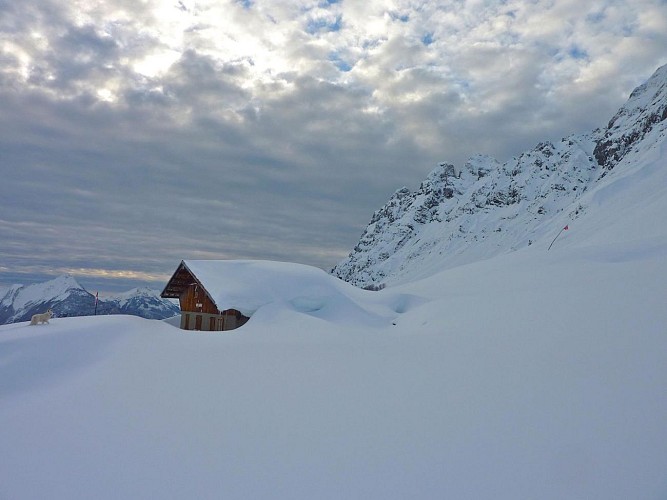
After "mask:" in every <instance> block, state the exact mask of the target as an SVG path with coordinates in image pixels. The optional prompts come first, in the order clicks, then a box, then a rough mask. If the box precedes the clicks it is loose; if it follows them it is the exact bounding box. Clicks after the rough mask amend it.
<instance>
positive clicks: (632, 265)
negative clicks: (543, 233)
mask: <svg viewBox="0 0 667 500" xmlns="http://www.w3.org/2000/svg"><path fill="white" fill-rule="evenodd" d="M651 155H652V156H651ZM663 158H665V155H664V151H653V152H652V153H651V154H650V155H648V156H647V157H646V159H645V161H644V163H643V164H642V165H637V166H636V168H635V169H634V170H632V169H630V170H628V171H627V172H626V173H625V174H623V175H621V174H620V173H619V174H617V173H616V172H614V173H613V174H614V175H613V176H610V179H609V181H607V182H606V184H605V185H604V189H599V190H597V191H595V192H591V193H590V200H589V201H590V209H589V211H588V213H587V214H586V217H584V218H581V219H579V220H578V221H577V223H576V224H571V225H570V229H569V230H568V231H566V232H564V233H563V234H562V235H561V237H560V238H559V240H558V241H557V242H556V244H555V245H554V247H553V249H552V250H551V251H549V252H547V248H546V247H547V244H548V242H545V243H544V244H541V243H540V244H535V245H532V246H530V247H527V248H525V249H523V250H520V251H517V252H514V253H512V254H508V255H505V256H502V257H496V258H494V259H489V260H485V261H483V262H479V263H475V264H471V265H468V266H461V267H457V268H454V269H449V270H447V271H444V272H442V273H439V274H436V275H434V276H432V277H430V278H428V279H426V280H422V281H419V282H415V283H412V284H409V285H404V286H402V287H395V288H390V289H385V290H383V291H381V292H365V293H362V294H359V295H356V296H346V297H347V299H346V300H340V297H339V296H336V297H338V298H337V299H336V300H334V299H331V300H327V301H325V302H326V303H324V304H318V308H317V312H316V314H313V312H314V311H315V309H309V308H307V307H295V306H294V304H291V303H290V302H289V301H280V300H278V301H275V302H272V303H269V304H266V305H264V306H262V307H260V308H259V309H258V310H257V311H256V313H255V314H254V315H253V317H252V319H251V320H250V322H249V323H248V324H246V325H245V326H244V327H242V328H241V329H239V330H236V331H234V332H233V333H186V332H183V331H180V330H178V329H176V328H174V327H172V326H170V325H168V324H167V323H164V322H160V321H150V320H144V319H140V318H134V317H122V316H116V317H97V318H56V319H54V320H52V324H51V325H45V326H36V327H29V326H26V324H25V323H23V324H16V325H9V326H3V327H0V398H1V402H2V404H0V443H2V451H1V452H0V498H8V499H14V498H21V499H31V498H34V499H38V498H51V499H88V498H96V499H105V498H109V499H111V498H113V499H115V498H177V499H186V498H187V499H190V498H225V499H233V498H239V499H240V498H243V499H245V498H290V499H294V498H303V499H305V498H308V499H312V498H318V499H322V498H332V499H333V498H335V499H338V498H360V499H361V498H365V499H366V498H378V499H391V498H397V499H404V498H457V499H458V498H471V499H533V498H540V499H563V498H586V499H604V500H609V499H619V500H620V499H623V500H625V499H628V498H632V499H659V498H666V497H667V475H666V474H665V471H666V470H667V426H666V425H665V422H667V391H665V381H667V363H666V362H665V360H666V359H667V334H666V332H667V308H665V307H664V305H665V283H667V234H666V230H665V226H664V224H662V222H661V220H662V219H661V217H662V214H664V213H666V211H667V199H666V197H665V196H663V193H664V186H665V185H666V184H665V181H666V180H667V179H665V169H664V165H663ZM559 229H560V227H554V235H555V233H556V232H557V231H558V230H559ZM415 297H422V300H417V299H416V298H415ZM320 298H321V297H320ZM306 302H307V301H305V299H304V300H303V301H301V302H299V303H300V304H301V305H302V306H304V305H305V304H306ZM369 311H370V312H372V314H373V316H372V317H374V318H375V319H376V321H373V322H369V321H366V320H367V319H368V318H369V316H368V314H369ZM393 323H395V324H393Z"/></svg>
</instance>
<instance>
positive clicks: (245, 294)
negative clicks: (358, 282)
mask: <svg viewBox="0 0 667 500" xmlns="http://www.w3.org/2000/svg"><path fill="white" fill-rule="evenodd" d="M183 264H184V265H185V267H186V268H187V269H188V270H189V271H190V272H191V273H192V274H193V275H194V276H195V277H196V278H197V280H199V282H200V283H201V284H202V286H203V287H204V288H205V289H206V291H207V292H208V294H209V296H210V298H211V300H213V302H215V304H216V306H218V308H219V309H220V310H225V309H236V310H238V311H240V312H241V313H242V314H244V315H246V316H250V315H252V314H253V313H254V312H255V311H256V310H257V309H259V308H260V307H261V306H263V305H266V304H269V303H272V302H278V301H288V302H290V301H299V300H301V301H303V300H306V299H307V300H310V301H313V300H317V299H324V298H327V297H331V296H334V295H339V294H341V292H343V289H348V291H349V289H352V288H353V287H352V286H351V285H349V284H348V283H345V282H343V281H341V280H340V279H338V278H335V277H333V276H331V275H329V274H327V273H326V272H324V271H323V270H322V269H318V268H316V267H312V266H306V265H303V264H295V263H291V262H274V261H264V260H184V261H183Z"/></svg>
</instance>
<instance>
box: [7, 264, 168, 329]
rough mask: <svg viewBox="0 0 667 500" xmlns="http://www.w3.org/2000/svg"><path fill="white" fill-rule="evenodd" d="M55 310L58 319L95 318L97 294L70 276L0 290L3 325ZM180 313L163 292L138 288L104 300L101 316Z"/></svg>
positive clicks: (99, 309) (99, 305)
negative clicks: (163, 296) (162, 294)
mask: <svg viewBox="0 0 667 500" xmlns="http://www.w3.org/2000/svg"><path fill="white" fill-rule="evenodd" d="M49 308H50V309H52V310H53V312H54V316H56V317H65V316H92V315H93V314H95V295H93V294H92V293H90V292H88V291H87V290H85V289H84V288H83V287H82V286H81V285H79V283H77V281H76V280H75V279H74V278H73V277H72V276H69V275H64V276H60V277H58V278H55V279H53V280H50V281H46V282H44V283H36V284H34V285H28V286H23V285H11V286H9V287H0V324H7V323H18V322H21V321H29V320H30V318H31V317H32V315H33V314H37V313H42V312H45V311H46V310H47V309H49ZM179 313H180V309H179V307H178V305H177V304H174V303H173V302H171V301H169V300H166V299H162V298H161V297H160V292H159V291H156V290H152V289H150V288H135V289H133V290H130V291H128V292H125V293H122V294H118V295H114V296H107V297H104V298H100V299H99V301H98V303H97V314H98V315H106V314H129V315H134V316H141V317H142V318H147V319H164V318H170V317H172V316H175V315H176V314H179Z"/></svg>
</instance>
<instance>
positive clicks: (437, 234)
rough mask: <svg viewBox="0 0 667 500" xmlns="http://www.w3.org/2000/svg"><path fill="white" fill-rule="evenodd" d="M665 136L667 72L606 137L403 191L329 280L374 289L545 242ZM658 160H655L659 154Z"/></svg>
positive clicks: (435, 176)
mask: <svg viewBox="0 0 667 500" xmlns="http://www.w3.org/2000/svg"><path fill="white" fill-rule="evenodd" d="M666 136H667V66H663V67H662V68H660V69H659V70H658V71H656V73H655V74H654V75H653V76H652V77H651V78H650V79H649V80H648V81H647V82H646V84H644V85H642V86H640V87H638V88H637V89H636V90H635V91H634V92H633V93H632V95H631V97H630V99H629V100H628V102H627V103H626V104H625V105H624V106H623V107H622V108H621V109H620V110H619V112H618V113H617V114H616V115H615V117H614V118H613V119H612V120H611V121H610V122H609V124H608V126H607V128H606V129H603V130H600V129H598V130H595V131H593V132H591V133H589V134H581V135H572V136H569V137H565V138H563V139H562V140H560V141H558V142H555V143H552V142H549V141H546V142H541V143H539V144H537V145H536V146H535V148H533V149H532V150H530V151H526V152H524V153H521V154H520V155H518V156H516V157H514V158H512V159H510V160H509V161H507V162H505V163H503V164H501V163H499V162H498V161H497V160H495V159H494V158H492V157H489V156H486V155H475V156H472V157H471V158H470V159H469V160H468V161H467V162H466V163H465V165H464V166H463V168H460V169H459V168H457V167H456V166H454V165H451V164H449V163H440V164H439V165H438V166H437V167H436V168H435V169H433V170H432V171H431V172H430V173H429V174H428V176H427V177H426V179H425V180H424V181H423V182H422V183H421V185H420V186H419V188H418V189H417V190H416V191H415V192H410V191H409V190H408V189H406V188H402V189H400V190H398V191H396V192H395V193H394V195H393V196H392V197H391V198H390V200H389V201H388V202H387V204H386V205H385V206H384V207H382V208H381V209H379V210H377V211H376V212H375V213H374V214H373V217H372V219H371V222H370V223H369V225H368V227H367V228H366V230H365V231H364V232H363V234H362V236H361V239H360V241H359V243H358V244H357V245H356V246H355V247H354V249H353V251H352V252H351V253H350V255H349V256H348V257H347V258H346V259H344V260H343V261H342V262H340V263H339V264H338V265H336V266H335V267H334V269H333V270H332V273H333V274H335V275H336V276H338V277H339V278H341V279H344V280H346V281H349V282H351V283H353V284H356V285H359V286H364V287H371V288H375V287H377V286H378V285H384V284H398V283H403V282H406V281H414V280H417V279H420V278H424V277H427V276H430V275H431V274H433V273H435V272H438V271H441V270H443V269H447V268H451V267H454V266H458V265H462V264H468V263H472V262H475V261H478V260H483V259H488V258H491V257H494V256H496V255H499V254H503V253H507V252H511V251H514V250H517V249H519V248H522V247H526V246H529V245H532V244H534V243H537V242H543V241H544V240H545V238H547V237H551V236H552V233H553V229H554V228H559V227H563V226H562V225H561V223H562V224H563V225H565V224H567V223H568V222H570V221H573V220H575V219H577V218H579V217H582V216H584V215H585V214H586V212H587V210H588V207H587V203H590V198H586V197H584V196H582V195H583V194H584V193H586V192H588V191H590V190H592V189H594V188H595V189H597V188H598V187H599V186H600V183H601V182H602V179H603V178H604V177H605V176H606V175H607V174H608V173H609V172H610V171H611V170H612V169H613V168H615V167H617V168H616V170H615V171H614V174H612V175H610V177H609V178H607V180H606V181H605V182H607V181H608V180H610V179H611V178H612V177H613V178H616V177H618V176H619V175H625V174H627V173H628V172H629V170H628V169H629V168H631V165H634V167H632V168H635V167H637V168H639V167H641V165H643V164H644V162H645V160H644V159H645V158H647V156H646V154H645V153H646V152H647V151H650V150H652V149H654V150H655V151H656V152H657V153H659V152H660V151H659V149H660V148H659V147H658V146H660V145H661V144H663V143H664V141H665V137H666ZM653 156H655V154H653Z"/></svg>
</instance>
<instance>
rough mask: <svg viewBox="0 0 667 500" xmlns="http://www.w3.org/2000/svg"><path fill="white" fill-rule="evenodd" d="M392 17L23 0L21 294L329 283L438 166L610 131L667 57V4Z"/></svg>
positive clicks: (13, 158)
mask: <svg viewBox="0 0 667 500" xmlns="http://www.w3.org/2000/svg"><path fill="white" fill-rule="evenodd" d="M384 4H385V3H384V2H374V1H369V2H354V5H352V3H351V4H350V5H348V4H347V3H345V2H338V3H334V4H332V5H326V4H324V3H322V4H320V3H319V2H310V3H305V2H304V3H303V4H302V5H298V4H296V3H294V2H271V3H270V4H260V3H259V2H241V3H239V2H230V3H227V4H223V3H219V2H205V1H202V2H197V3H195V2H186V1H183V2H181V3H180V4H179V3H175V4H174V5H171V6H167V5H166V4H163V3H158V2H155V3H153V2H141V3H139V4H137V3H136V2H129V1H127V2H122V1H119V0H114V1H113V2H90V3H85V2H83V3H80V4H78V10H75V9H74V7H71V6H70V7H67V6H63V5H56V3H55V2H48V1H46V0H45V1H42V2H39V3H34V2H13V3H2V5H0V12H1V13H0V30H2V36H3V40H6V42H5V43H4V44H2V45H0V111H1V112H0V130H2V133H0V175H1V176H2V179H3V182H1V183H0V200H1V201H0V283H7V282H12V281H17V282H30V281H32V280H36V279H45V278H46V277H48V276H49V275H53V274H57V273H60V272H62V271H63V270H69V271H70V272H73V273H74V274H75V275H77V276H78V277H79V278H80V280H81V281H82V282H83V283H84V284H88V285H89V286H91V287H93V286H94V287H100V288H102V289H105V288H106V289H113V288H123V287H129V285H131V284H139V283H144V282H151V281H152V282H154V286H158V287H159V286H160V284H161V283H160V280H162V279H163V277H164V276H165V275H168V274H170V273H171V271H173V269H174V268H175V266H176V264H177V263H178V261H179V260H180V259H182V258H266V259H276V260H293V261H297V262H303V263H307V264H312V265H317V266H320V267H323V268H330V267H331V266H333V265H334V264H335V263H336V262H337V261H338V260H339V259H341V258H342V257H343V256H344V255H345V254H346V253H347V252H348V251H349V249H350V248H352V246H353V245H354V244H355V243H356V240H357V238H358V236H359V235H360V233H361V231H362V229H363V227H364V226H365V224H366V223H367V221H368V219H369V217H370V216H371V214H372V212H373V210H375V209H376V208H378V207H379V206H380V205H381V204H382V203H384V201H386V199H387V198H388V197H389V196H390V195H391V194H392V193H393V191H394V190H395V189H398V188H400V187H401V186H403V185H408V186H410V187H414V186H416V185H417V184H418V183H419V182H420V181H421V179H422V178H423V177H424V176H425V175H426V173H427V172H428V171H429V170H430V169H431V168H432V167H433V165H435V164H436V163H437V162H440V161H453V162H456V163H459V164H461V163H462V162H464V161H465V160H466V159H467V158H468V157H469V156H470V155H472V154H475V153H479V152H482V153H488V154H492V155H495V156H497V157H498V158H499V159H500V160H505V159H507V158H508V157H509V156H511V155H514V154H518V153H520V152H521V151H522V150H524V149H527V148H530V147H532V146H533V145H534V144H535V143H537V142H538V141H540V140H543V139H559V138H560V137H562V136H564V135H568V134H570V133H574V132H583V131H587V130H590V129H592V128H594V127H596V126H600V125H603V124H604V123H605V122H606V121H607V120H608V119H609V117H610V116H611V114H613V112H614V111H615V110H616V108H617V107H618V106H620V105H621V104H622V103H623V100H624V99H625V98H626V97H627V95H628V93H629V92H630V91H631V90H632V88H633V87H634V86H636V85H637V84H638V83H640V82H641V81H642V80H643V79H645V78H647V77H648V76H649V75H650V73H651V72H652V71H653V70H654V69H655V68H656V67H657V66H658V65H660V64H663V63H664V62H665V54H664V47H665V46H667V40H666V38H665V37H666V35H665V33H667V19H666V15H665V9H664V3H661V2H659V1H657V0H637V1H633V2H630V0H617V1H614V2H611V1H609V2H598V3H596V4H595V6H594V7H591V8H590V9H589V10H586V9H582V8H581V5H580V3H578V2H574V1H573V0H556V1H550V2H542V1H537V2H530V3H527V2H519V1H518V0H515V1H513V0H508V1H506V2H498V3H493V2H484V3H479V2H446V3H438V2H434V3H426V4H420V6H418V7H414V6H413V5H412V2H409V1H399V0H396V1H394V2H392V6H391V8H388V7H387V6H386V5H384ZM577 6H578V7H577ZM315 28H317V29H315Z"/></svg>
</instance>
